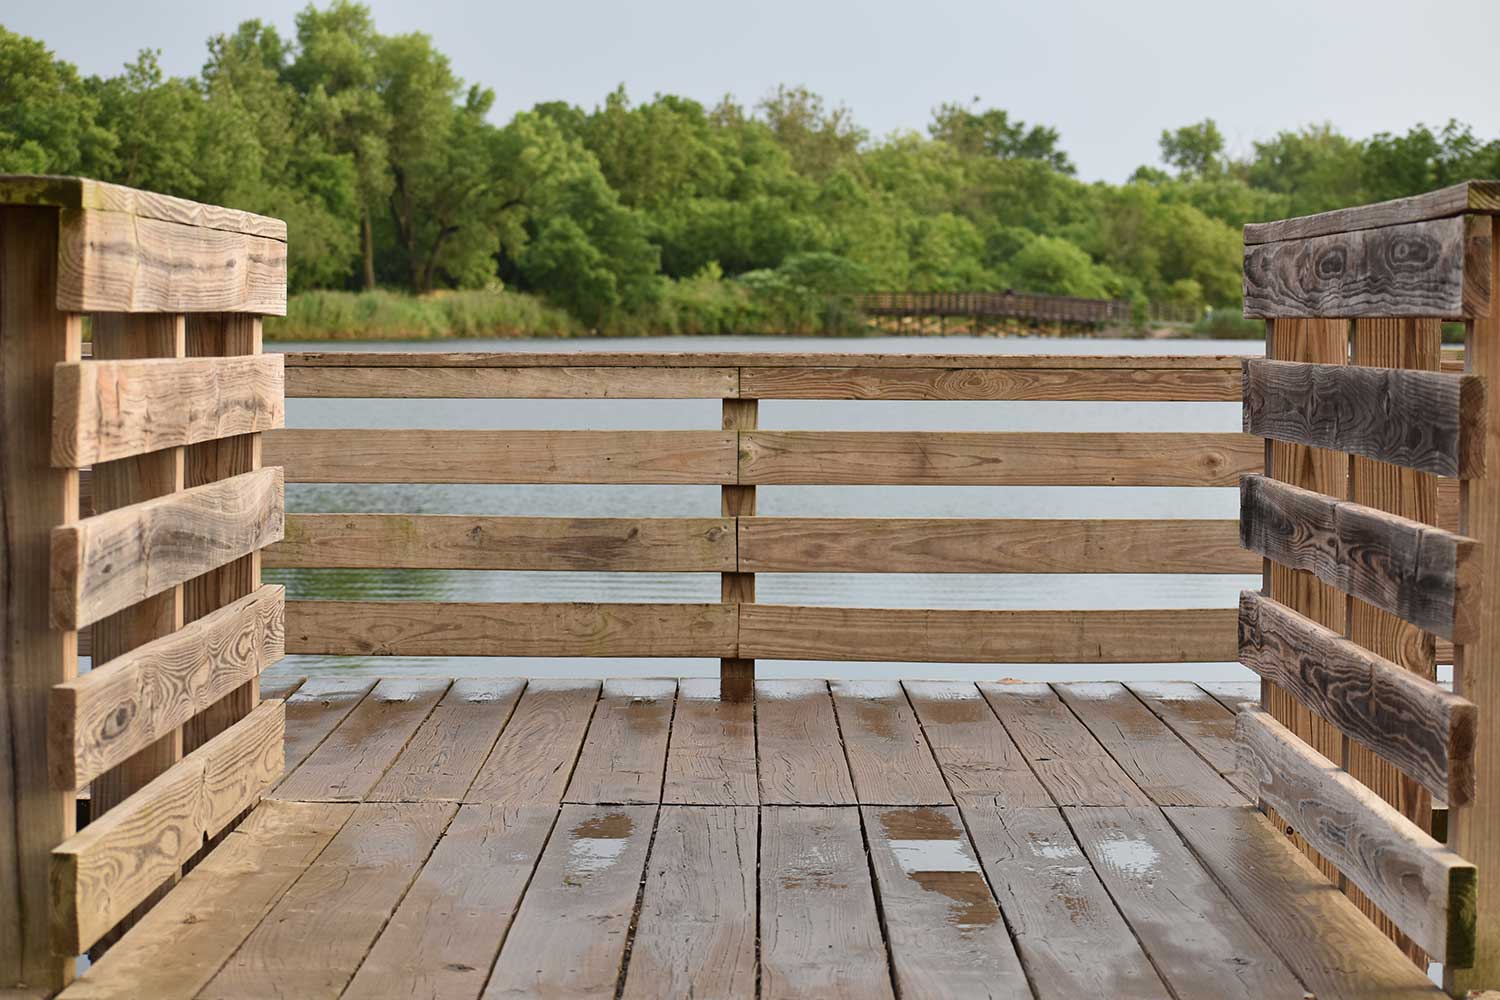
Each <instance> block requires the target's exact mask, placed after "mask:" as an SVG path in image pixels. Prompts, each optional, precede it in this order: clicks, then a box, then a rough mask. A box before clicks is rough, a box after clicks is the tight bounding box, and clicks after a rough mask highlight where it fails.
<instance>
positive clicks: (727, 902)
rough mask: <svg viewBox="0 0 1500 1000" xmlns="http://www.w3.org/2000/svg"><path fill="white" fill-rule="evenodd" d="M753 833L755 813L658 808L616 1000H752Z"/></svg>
mask: <svg viewBox="0 0 1500 1000" xmlns="http://www.w3.org/2000/svg"><path fill="white" fill-rule="evenodd" d="M758 832H759V824H758V818H757V816H756V810H755V809H754V807H743V806H727V807H726V806H663V807H662V810H661V815H660V816H659V817H658V819H657V823H656V836H655V838H654V839H653V841H652V844H651V858H650V860H649V861H648V862H647V864H646V884H645V888H644V889H643V890H642V895H641V905H640V914H639V916H638V917H637V918H636V928H635V936H634V937H633V938H632V939H631V949H630V961H629V963H628V965H627V967H626V973H625V984H624V990H623V992H622V993H621V994H620V995H621V996H622V997H623V998H625V1000H656V998H658V997H669V996H672V997H676V996H681V997H699V996H701V997H725V998H735V997H742V998H746V1000H753V998H754V997H755V995H756V993H755V979H756V891H757V890H756V859H757V858H758V856H759V851H758V847H759V845H758V842H757V841H758Z"/></svg>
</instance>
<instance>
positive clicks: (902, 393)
mask: <svg viewBox="0 0 1500 1000" xmlns="http://www.w3.org/2000/svg"><path fill="white" fill-rule="evenodd" d="M839 360H840V362H842V360H843V359H842V358H841V359H839ZM739 394H740V395H741V396H744V397H748V398H753V399H1023V400H1140V401H1185V402H1235V401H1237V400H1238V399H1239V398H1240V390H1239V386H1238V385H1237V384H1235V381H1234V379H1233V377H1232V376H1231V375H1229V374H1228V373H1226V372H1223V371H1218V370H1214V369H1191V368H1187V369H1184V368H1153V367H1152V366H1151V363H1150V361H1147V360H1145V359H1142V364H1141V366H1140V367H1139V368H1137V369H1135V370H1133V371H1128V372H1127V371H1120V370H1110V369H1103V368H1095V369H1088V368H1085V369H1073V370H1068V369H1057V368H1036V369H1027V368H1008V369H995V368H921V367H916V368H868V367H852V366H843V365H840V366H829V367H825V368H806V367H779V368H773V367H759V368H743V369H741V370H740V385H739Z"/></svg>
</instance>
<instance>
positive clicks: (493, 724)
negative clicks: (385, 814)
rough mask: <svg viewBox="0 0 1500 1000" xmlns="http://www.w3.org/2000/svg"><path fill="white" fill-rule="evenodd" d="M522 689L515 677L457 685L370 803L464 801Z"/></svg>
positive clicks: (460, 680) (463, 681) (470, 680)
mask: <svg viewBox="0 0 1500 1000" xmlns="http://www.w3.org/2000/svg"><path fill="white" fill-rule="evenodd" d="M523 687H525V682H524V681H520V680H516V679H514V678H501V679H489V678H482V679H481V678H463V677H460V678H458V679H457V680H455V681H454V682H453V686H452V687H450V688H449V689H448V691H447V693H446V694H444V695H443V700H442V701H440V702H438V705H437V707H436V708H434V709H433V710H432V714H431V715H429V716H428V717H427V719H426V721H424V722H423V723H422V725H421V727H420V728H419V729H418V730H417V731H416V733H415V734H414V735H413V736H412V738H411V741H410V742H409V743H407V744H406V748H405V749H404V750H402V751H401V756H399V757H397V758H396V760H395V762H394V763H392V764H391V766H390V768H389V769H388V770H387V771H386V772H385V777H383V778H381V779H380V782H379V783H378V784H377V785H376V786H375V787H374V788H373V789H371V791H370V794H369V795H368V796H367V797H368V799H369V801H371V802H462V801H463V799H464V795H465V794H466V793H467V792H468V790H469V786H470V785H471V784H473V783H474V777H475V775H477V774H478V773H479V768H480V767H481V766H482V765H483V764H484V761H485V759H486V758H487V757H488V756H489V755H490V751H491V750H493V749H494V747H495V741H496V740H497V739H499V738H500V731H501V730H502V729H504V728H505V723H506V722H507V721H509V719H510V713H511V711H512V710H513V709H514V708H515V706H516V701H517V700H518V699H519V698H520V697H521V689H522V688H523Z"/></svg>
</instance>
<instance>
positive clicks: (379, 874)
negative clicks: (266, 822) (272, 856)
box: [199, 802, 458, 1000]
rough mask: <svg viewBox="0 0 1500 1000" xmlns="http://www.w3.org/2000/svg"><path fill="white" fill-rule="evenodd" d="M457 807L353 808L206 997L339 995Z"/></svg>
mask: <svg viewBox="0 0 1500 1000" xmlns="http://www.w3.org/2000/svg"><path fill="white" fill-rule="evenodd" d="M457 809H458V807H457V806H455V805H453V804H451V803H444V802H406V803H385V802H382V803H367V804H365V805H359V806H355V807H354V815H353V816H352V817H351V818H350V819H349V821H348V823H346V824H345V825H344V827H343V829H341V830H340V831H339V832H338V833H337V834H336V835H335V836H334V838H333V840H332V841H331V842H330V843H329V845H328V847H327V848H326V849H325V850H324V851H323V853H322V854H320V855H319V856H318V858H317V860H316V861H314V862H313V863H312V865H311V866H309V867H308V869H307V871H305V872H303V874H302V877H301V878H299V879H298V880H297V881H296V883H295V884H294V885H293V886H292V887H291V888H290V889H288V890H287V892H286V895H284V896H282V897H281V899H280V900H278V901H277V903H276V905H275V906H274V907H272V908H271V912H270V913H268V914H267V915H266V917H265V919H264V920H262V921H261V922H260V925H259V926H258V927H256V928H255V930H254V932H252V933H251V934H250V936H249V937H248V938H246V939H245V943H244V944H243V945H241V946H240V949H239V951H237V952H235V954H234V957H233V958H231V959H230V960H229V961H228V962H227V963H225V965H224V967H223V968H222V969H220V970H219V973H218V974H217V975H216V976H214V978H213V980H212V981H211V982H210V983H209V984H208V986H206V987H205V988H204V989H203V991H202V992H201V993H200V994H199V996H201V997H203V998H205V1000H208V998H212V1000H265V998H266V997H293V996H295V997H298V998H306V1000H320V998H328V1000H333V998H336V997H338V996H339V995H340V994H341V993H342V992H343V990H344V988H345V987H346V986H347V985H348V984H349V980H350V979H351V978H352V977H353V975H354V972H355V970H356V969H357V968H358V967H359V963H360V962H361V961H362V960H363V959H364V957H365V954H366V953H367V952H368V951H369V950H370V945H371V944H372V943H373V942H374V941H375V939H376V937H377V936H378V935H379V934H380V931H381V928H383V927H384V926H385V924H386V921H387V920H388V919H389V918H390V916H391V913H392V911H394V910H395V909H396V904H398V903H399V902H400V901H401V897H402V896H403V895H405V893H406V890H407V888H408V887H409V886H410V885H411V883H412V879H414V878H415V877H416V875H417V873H418V872H419V871H421V869H422V865H423V864H424V863H425V862H426V861H427V858H428V856H429V855H430V854H431V853H432V848H433V845H434V844H436V843H437V841H438V838H439V837H441V836H442V835H443V831H444V830H445V829H447V827H448V823H449V821H450V820H451V819H452V818H453V814H454V812H455V811H456V810H457ZM356 873H357V875H356Z"/></svg>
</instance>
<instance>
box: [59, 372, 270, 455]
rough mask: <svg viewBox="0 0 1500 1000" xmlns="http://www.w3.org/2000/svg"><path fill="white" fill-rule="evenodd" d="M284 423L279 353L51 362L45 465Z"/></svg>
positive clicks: (154, 448)
mask: <svg viewBox="0 0 1500 1000" xmlns="http://www.w3.org/2000/svg"><path fill="white" fill-rule="evenodd" d="M285 422H286V407H285V404H284V403H283V402H282V359H281V355H279V354H257V355H245V356H241V357H231V358H175V359H174V358H152V359H146V360H139V361H79V362H73V363H71V364H65V365H58V366H57V369H56V370H55V372H54V375H53V391H52V464H53V465H56V466H62V467H66V468H80V467H82V466H86V465H91V464H93V463H94V462H106V461H111V460H113V459H118V458H128V457H129V456H131V455H141V454H144V453H146V452H150V451H159V450H161V449H163V448H180V447H182V446H184V445H189V444H196V443H198V442H200V441H211V440H214V439H217V438H225V437H231V436H233V435H236V434H254V433H258V432H260V431H266V430H270V429H272V428H275V427H280V426H282V425H283V424H284V423H285Z"/></svg>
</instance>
